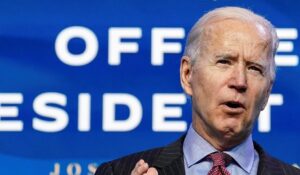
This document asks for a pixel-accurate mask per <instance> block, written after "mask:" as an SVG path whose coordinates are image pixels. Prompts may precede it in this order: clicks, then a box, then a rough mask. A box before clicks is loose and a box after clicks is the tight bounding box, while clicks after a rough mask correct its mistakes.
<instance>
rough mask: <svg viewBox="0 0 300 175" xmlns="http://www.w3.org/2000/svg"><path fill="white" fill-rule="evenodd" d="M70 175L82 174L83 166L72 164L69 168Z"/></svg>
mask: <svg viewBox="0 0 300 175" xmlns="http://www.w3.org/2000/svg"><path fill="white" fill-rule="evenodd" d="M67 173H68V175H80V174H81V166H80V164H78V163H70V164H69V165H68V167H67Z"/></svg>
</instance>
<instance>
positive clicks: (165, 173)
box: [153, 135, 185, 175]
mask: <svg viewBox="0 0 300 175" xmlns="http://www.w3.org/2000/svg"><path fill="white" fill-rule="evenodd" d="M184 138H185V135H184V136H182V137H181V138H180V139H179V140H177V141H176V142H174V143H172V144H170V145H168V146H166V147H165V148H164V149H163V150H162V151H161V153H160V155H159V157H158V158H157V159H156V160H155V161H154V163H153V166H154V167H156V168H157V170H158V172H159V174H162V175H169V174H178V175H184V174H185V171H184V163H183V152H182V146H183V141H184Z"/></svg>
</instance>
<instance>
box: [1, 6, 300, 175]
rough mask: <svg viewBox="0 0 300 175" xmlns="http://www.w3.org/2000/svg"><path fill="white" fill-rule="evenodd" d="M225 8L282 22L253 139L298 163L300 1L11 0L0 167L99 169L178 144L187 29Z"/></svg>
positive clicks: (4, 18)
mask: <svg viewBox="0 0 300 175" xmlns="http://www.w3.org/2000/svg"><path fill="white" fill-rule="evenodd" d="M228 5H230V6H232V5H234V6H241V7H246V8H250V9H252V10H253V11H254V12H257V13H259V14H261V15H263V16H265V17H266V18H268V19H269V20H270V21H272V23H273V24H274V25H275V26H276V28H277V29H278V35H279V37H280V42H281V43H280V48H279V52H278V53H277V56H276V62H277V65H278V69H277V78H276V82H275V85H274V88H273V90H272V96H271V98H272V100H271V101H269V102H270V103H269V104H270V105H269V106H268V108H267V110H266V111H264V113H263V114H262V116H261V119H260V121H259V122H258V123H257V124H256V125H255V128H254V134H253V137H254V140H256V141H257V142H259V143H260V144H261V145H262V146H263V147H264V148H265V149H266V150H267V152H269V153H270V154H272V155H274V156H275V157H277V158H280V159H282V160H284V161H285V162H287V163H290V164H294V165H295V166H297V165H300V149H299V147H300V139H299V132H300V125H299V123H300V118H299V110H298V109H299V107H298V105H299V104H300V103H299V97H300V92H299V89H300V83H299V79H300V78H299V77H300V76H299V75H300V68H299V66H298V55H299V52H300V49H299V46H300V43H299V39H298V29H299V28H300V21H299V10H298V8H299V7H300V2H298V1H293V0H286V1H281V0H272V1H268V0H197V1H195V0H177V1H171V0H165V1H158V0H157V1H156V0H152V1H138V0H126V1H120V0H102V1H33V0H27V1H21V0H20V1H8V0H6V1H1V2H0V82H1V83H0V164H1V166H0V174H13V175H14V174H39V175H40V174H50V175H65V174H68V175H71V174H81V175H85V174H93V172H94V171H95V168H96V167H97V166H98V165H99V164H100V163H101V162H103V161H108V160H110V159H114V158H116V157H120V156H122V155H126V154H129V153H132V152H136V151H140V150H144V149H148V148H152V147H155V146H161V145H165V144H167V143H169V142H172V141H174V140H175V139H176V138H178V137H179V136H180V135H182V134H183V133H184V132H185V131H186V129H187V128H188V127H189V124H190V122H191V112H190V108H191V107H190V102H189V100H185V98H183V97H184V95H183V93H182V89H181V87H180V83H179V64H180V58H181V55H182V51H183V48H184V42H185V38H186V35H187V33H188V31H189V29H190V28H191V26H192V25H193V24H194V23H195V22H196V20H197V19H198V18H199V17H200V16H202V15H203V14H204V13H205V12H207V11H209V10H210V9H213V8H215V7H221V6H228ZM166 95H168V96H166ZM123 97H124V99H123ZM122 99H123V101H120V100H122ZM116 100H117V101H116ZM118 100H119V101H118ZM164 102H165V103H164ZM104 107H105V110H104ZM161 108H163V109H165V110H166V111H164V112H162V110H160V109H161ZM168 110H169V111H168ZM129 119H132V120H129ZM105 121H106V123H105ZM118 122H120V123H119V124H118ZM169 124H170V125H169ZM173 124H175V125H176V124H178V127H177V125H176V126H173Z"/></svg>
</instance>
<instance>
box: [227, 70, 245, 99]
mask: <svg viewBox="0 0 300 175" xmlns="http://www.w3.org/2000/svg"><path fill="white" fill-rule="evenodd" d="M228 85H229V88H232V89H235V90H236V91H237V92H240V93H244V92H246V91H247V88H248V84H247V75H246V70H245V68H244V67H242V66H240V67H237V68H236V69H234V71H233V72H232V74H231V78H230V81H229V84H228Z"/></svg>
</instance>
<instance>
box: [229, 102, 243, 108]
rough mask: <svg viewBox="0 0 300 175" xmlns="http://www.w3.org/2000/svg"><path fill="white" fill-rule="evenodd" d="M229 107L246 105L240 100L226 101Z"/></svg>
mask: <svg viewBox="0 0 300 175" xmlns="http://www.w3.org/2000/svg"><path fill="white" fill-rule="evenodd" d="M225 105H226V106H228V107H229V108H244V105H243V104H242V103H240V102H235V101H228V102H226V103H225Z"/></svg>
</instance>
